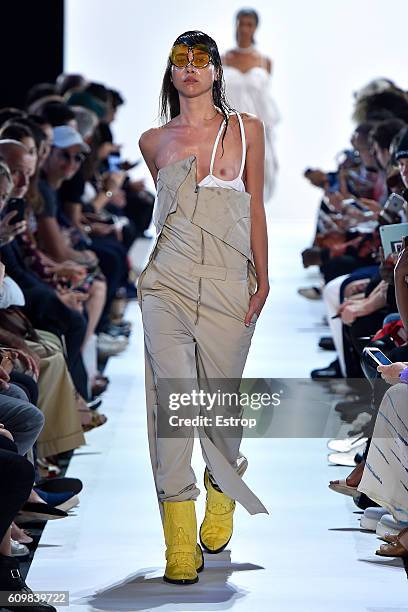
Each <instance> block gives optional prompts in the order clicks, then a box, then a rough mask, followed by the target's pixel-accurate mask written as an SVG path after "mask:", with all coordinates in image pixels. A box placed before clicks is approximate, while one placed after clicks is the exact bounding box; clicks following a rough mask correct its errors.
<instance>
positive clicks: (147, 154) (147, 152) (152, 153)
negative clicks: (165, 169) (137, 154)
mask: <svg viewBox="0 0 408 612" xmlns="http://www.w3.org/2000/svg"><path fill="white" fill-rule="evenodd" d="M157 145H158V133H157V128H156V129H154V128H153V129H151V130H148V131H147V132H144V133H143V134H142V135H141V137H140V139H139V148H140V151H141V153H142V156H143V159H144V160H145V162H146V165H147V167H148V168H149V170H150V174H151V175H152V177H153V180H154V184H155V185H156V183H157V173H158V171H159V170H158V168H157V166H156V164H155V161H154V160H155V159H156V153H157Z"/></svg>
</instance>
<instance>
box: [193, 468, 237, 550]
mask: <svg viewBox="0 0 408 612" xmlns="http://www.w3.org/2000/svg"><path fill="white" fill-rule="evenodd" d="M204 486H205V488H206V489H207V502H206V506H205V516H204V520H203V522H202V524H201V527H200V542H201V546H202V547H203V548H204V550H205V551H206V552H209V553H212V554H216V553H219V552H221V551H222V550H224V548H225V547H226V546H227V544H228V542H229V541H230V539H231V536H232V528H233V517H234V510H235V501H234V500H233V499H231V498H230V497H228V495H225V493H222V491H217V489H216V488H215V487H214V485H213V484H212V482H211V480H210V477H209V474H208V470H207V468H206V469H205V472H204Z"/></svg>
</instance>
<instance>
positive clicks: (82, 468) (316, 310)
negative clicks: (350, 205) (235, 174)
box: [27, 223, 408, 612]
mask: <svg viewBox="0 0 408 612" xmlns="http://www.w3.org/2000/svg"><path fill="white" fill-rule="evenodd" d="M269 235H270V276H271V293H270V297H269V301H268V305H267V307H265V310H264V312H263V314H262V317H261V318H260V320H259V322H258V323H257V329H256V331H255V335H254V340H253V344H252V347H251V351H250V354H249V359H248V362H247V369H246V372H245V375H246V376H247V377H251V376H257V377H258V376H265V377H271V376H281V377H284V376H292V377H294V376H297V377H302V376H305V377H307V376H308V375H309V372H310V369H312V368H313V367H320V366H326V365H327V364H328V363H329V362H330V361H331V359H332V358H333V357H332V355H333V353H327V352H323V351H320V350H319V349H317V348H316V347H317V341H318V338H319V337H320V336H321V335H327V333H328V330H327V329H326V328H324V327H323V326H322V324H321V323H320V322H321V320H322V315H323V307H322V303H321V302H308V301H306V300H305V299H303V298H301V297H299V296H298V295H297V293H296V289H297V287H298V286H300V285H308V284H313V283H315V282H316V279H317V276H316V274H315V273H314V272H309V271H304V270H303V268H302V267H301V264H300V257H299V253H300V251H301V250H302V248H303V247H304V246H306V245H307V243H308V242H309V239H310V235H311V227H308V226H305V224H301V223H299V224H297V225H296V226H294V224H293V223H291V224H290V225H289V224H287V225H285V224H282V223H280V224H279V223H275V224H273V226H271V228H270V230H269ZM126 316H127V318H130V319H131V320H132V321H133V323H134V333H133V335H132V339H131V346H130V348H129V349H128V351H127V352H126V353H125V354H123V355H122V356H120V357H117V358H115V359H111V360H110V362H109V366H108V370H107V374H108V375H109V377H110V378H111V381H112V383H111V386H110V388H109V391H108V393H107V394H106V395H105V397H104V404H103V411H104V412H105V413H106V414H107V415H108V417H109V422H108V423H107V424H106V425H105V426H103V427H101V428H99V429H98V430H95V431H92V432H90V433H89V434H87V441H88V444H87V446H85V447H82V448H81V449H79V450H78V451H76V452H75V456H74V457H73V459H72V461H71V464H70V467H69V471H68V473H67V475H68V476H76V477H79V478H81V479H82V481H83V483H84V490H83V492H82V494H81V502H80V506H79V507H78V508H76V509H75V511H74V514H73V516H71V517H69V518H66V519H63V520H59V521H50V522H48V524H47V526H46V528H45V530H44V533H43V536H42V538H41V542H40V546H39V548H38V550H37V553H36V555H35V559H34V562H33V564H32V566H31V569H30V572H29V575H28V579H27V582H28V584H29V585H30V586H31V588H33V589H34V590H68V591H69V592H70V602H71V603H70V606H69V608H63V607H61V608H60V610H67V609H69V610H72V611H76V612H87V611H88V610H93V611H95V610H107V611H112V612H119V611H122V610H123V611H126V612H132V611H136V610H160V611H162V610H166V611H170V610H182V611H184V612H189V611H195V610H200V611H201V610H227V609H228V610H229V609H232V610H234V611H235V610H236V611H244V610H245V611H247V610H249V611H251V612H260V611H261V610H270V611H274V612H283V611H285V612H292V611H293V612H294V611H296V612H298V611H299V612H300V611H301V612H329V611H330V612H346V611H347V612H363V611H370V612H402V611H408V591H407V580H406V575H405V572H404V569H403V567H402V564H401V562H400V561H396V560H392V559H391V560H382V559H380V558H379V557H376V556H375V554H374V552H375V550H376V548H377V547H378V546H377V545H378V544H379V543H380V542H379V541H378V540H377V539H376V537H375V536H374V535H371V534H368V533H363V532H360V531H359V529H358V527H359V523H358V518H359V514H356V511H357V510H358V509H357V508H356V507H355V506H354V504H353V502H352V501H351V499H350V498H347V497H344V496H342V495H338V494H335V493H333V492H331V491H330V490H329V489H328V487H327V485H328V482H329V479H331V478H338V477H345V476H346V475H347V474H348V472H349V471H350V470H349V469H348V468H336V467H329V466H328V464H327V459H326V455H327V448H326V442H327V440H326V439H317V438H309V439H293V438H292V439H257V440H245V441H244V443H243V451H244V453H245V455H247V456H248V458H249V468H248V471H247V474H246V477H245V478H246V481H247V482H248V484H249V485H250V486H251V488H253V489H254V491H255V492H256V493H257V494H258V495H259V496H260V498H261V499H262V501H263V502H264V504H265V505H266V506H267V508H268V509H269V511H270V514H269V515H256V516H250V515H249V514H247V512H246V511H245V510H244V509H243V508H242V507H239V508H237V511H236V514H235V516H236V520H235V531H234V535H233V538H232V540H231V543H230V550H228V551H225V552H224V553H222V554H220V555H215V556H210V557H208V556H207V557H206V568H205V570H204V572H203V573H202V574H200V580H199V583H197V584H196V585H193V586H189V587H177V586H174V585H167V584H164V583H163V582H162V580H161V576H162V573H163V569H164V546H163V537H162V530H161V522H160V519H159V512H158V507H157V503H156V498H155V492H154V486H153V478H152V473H151V468H150V461H149V454H148V447H147V438H146V427H145V407H144V386H143V377H144V362H143V341H142V330H141V322H140V316H139V309H138V306H137V304H136V303H134V304H132V305H131V307H130V308H129V310H128V312H127V315H126ZM195 465H196V466H197V470H196V474H197V477H198V480H199V486H200V484H201V481H202V471H203V462H202V460H201V458H200V456H199V454H198V453H196V455H195ZM200 488H201V489H203V487H200ZM203 504H204V494H203V493H202V494H201V495H200V499H199V502H198V504H197V512H198V521H199V524H200V522H201V518H202V515H203Z"/></svg>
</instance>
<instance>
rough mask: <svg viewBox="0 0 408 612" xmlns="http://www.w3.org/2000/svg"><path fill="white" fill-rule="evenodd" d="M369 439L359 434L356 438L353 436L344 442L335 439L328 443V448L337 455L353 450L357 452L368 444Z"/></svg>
mask: <svg viewBox="0 0 408 612" xmlns="http://www.w3.org/2000/svg"><path fill="white" fill-rule="evenodd" d="M367 440H368V438H365V437H364V436H363V435H362V434H358V435H356V436H352V437H351V438H344V439H343V440H337V439H336V438H333V439H332V440H329V441H328V443H327V448H329V449H330V450H332V451H335V452H336V453H348V452H350V451H351V450H355V451H356V452H357V451H358V449H359V448H360V446H363V445H364V444H367Z"/></svg>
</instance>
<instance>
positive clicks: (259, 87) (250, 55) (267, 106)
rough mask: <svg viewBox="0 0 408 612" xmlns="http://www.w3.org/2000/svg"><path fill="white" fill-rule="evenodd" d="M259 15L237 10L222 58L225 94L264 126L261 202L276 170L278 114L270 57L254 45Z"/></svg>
mask: <svg viewBox="0 0 408 612" xmlns="http://www.w3.org/2000/svg"><path fill="white" fill-rule="evenodd" d="M258 25H259V15H258V13H257V12H256V11H255V10H253V9H241V10H240V11H238V13H237V15H236V17H235V39H236V41H237V45H236V47H234V48H233V49H230V50H229V51H227V52H226V53H225V55H224V56H223V58H222V63H223V66H224V78H225V85H226V95H227V99H228V101H229V103H230V104H231V105H232V106H233V108H236V109H237V110H238V111H242V112H243V111H245V112H247V113H253V114H254V115H256V116H257V117H258V118H259V119H261V120H262V121H263V123H264V126H265V186H264V198H265V202H268V200H270V199H271V197H272V195H273V192H274V189H275V183H276V177H277V173H278V160H277V156H276V151H275V126H276V124H277V123H278V122H279V120H280V114H279V111H278V108H277V106H276V103H275V101H274V99H273V97H272V93H271V79H272V69H273V64H272V60H271V59H270V58H269V57H266V56H265V55H263V54H262V53H260V51H259V49H258V47H257V45H256V44H255V33H256V30H257V28H258Z"/></svg>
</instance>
